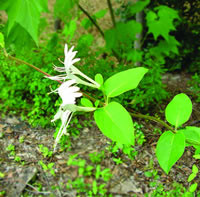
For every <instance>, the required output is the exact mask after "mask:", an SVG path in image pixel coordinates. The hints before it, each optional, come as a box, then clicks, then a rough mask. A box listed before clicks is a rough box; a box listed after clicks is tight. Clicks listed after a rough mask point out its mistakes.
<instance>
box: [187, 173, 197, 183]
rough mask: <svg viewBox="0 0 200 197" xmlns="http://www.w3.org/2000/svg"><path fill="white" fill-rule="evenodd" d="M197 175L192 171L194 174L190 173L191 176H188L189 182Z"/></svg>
mask: <svg viewBox="0 0 200 197" xmlns="http://www.w3.org/2000/svg"><path fill="white" fill-rule="evenodd" d="M196 176H197V174H196V173H192V174H190V176H189V177H188V180H187V181H188V182H191V181H192V180H193V179H194V178H195V177H196Z"/></svg>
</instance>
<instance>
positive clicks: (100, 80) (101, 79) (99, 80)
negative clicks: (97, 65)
mask: <svg viewBox="0 0 200 197" xmlns="http://www.w3.org/2000/svg"><path fill="white" fill-rule="evenodd" d="M95 81H96V82H97V83H98V84H100V86H101V85H103V76H102V75H101V74H100V73H97V74H96V75H95Z"/></svg>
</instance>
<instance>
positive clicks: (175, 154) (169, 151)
mask: <svg viewBox="0 0 200 197" xmlns="http://www.w3.org/2000/svg"><path fill="white" fill-rule="evenodd" d="M184 149H185V136H184V134H183V133H182V132H177V133H176V134H174V133H172V132H171V131H166V132H164V133H163V134H162V135H161V136H160V138H159V140H158V143H157V146H156V157H157V159H158V162H159V164H160V166H161V168H162V169H163V170H164V171H165V172H166V173H167V174H168V173H169V171H170V169H171V167H172V166H173V165H174V164H175V163H176V162H177V161H178V159H179V158H180V157H181V156H182V154H183V153H184Z"/></svg>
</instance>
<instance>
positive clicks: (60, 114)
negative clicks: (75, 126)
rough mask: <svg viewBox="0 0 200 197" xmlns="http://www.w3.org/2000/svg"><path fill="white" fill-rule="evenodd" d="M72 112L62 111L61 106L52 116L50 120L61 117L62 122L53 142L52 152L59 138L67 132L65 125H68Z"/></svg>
mask: <svg viewBox="0 0 200 197" xmlns="http://www.w3.org/2000/svg"><path fill="white" fill-rule="evenodd" d="M72 114H73V113H72V112H71V111H70V110H66V111H63V110H62V109H61V108H60V109H59V110H58V112H57V113H56V115H55V116H54V119H53V120H52V122H54V121H55V120H57V119H61V121H62V124H61V127H60V129H59V131H58V133H57V136H56V140H55V143H54V152H55V150H56V147H57V144H58V142H59V141H60V138H61V137H62V136H63V134H65V135H66V134H67V126H68V125H69V122H70V120H71V118H72Z"/></svg>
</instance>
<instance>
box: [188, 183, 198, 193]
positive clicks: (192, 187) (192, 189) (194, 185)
mask: <svg viewBox="0 0 200 197" xmlns="http://www.w3.org/2000/svg"><path fill="white" fill-rule="evenodd" d="M197 186H198V184H197V183H193V184H192V185H191V186H190V188H189V191H190V192H191V193H192V192H195V190H196V189H197Z"/></svg>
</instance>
